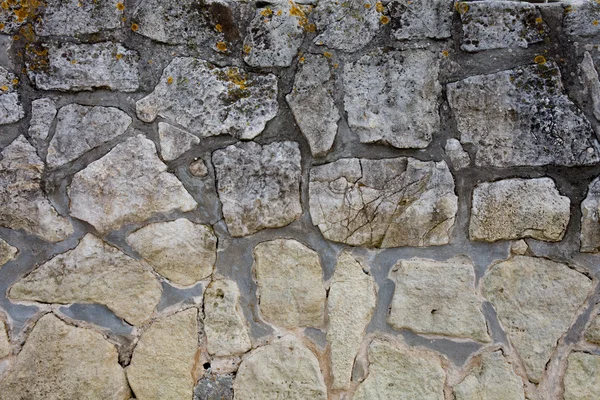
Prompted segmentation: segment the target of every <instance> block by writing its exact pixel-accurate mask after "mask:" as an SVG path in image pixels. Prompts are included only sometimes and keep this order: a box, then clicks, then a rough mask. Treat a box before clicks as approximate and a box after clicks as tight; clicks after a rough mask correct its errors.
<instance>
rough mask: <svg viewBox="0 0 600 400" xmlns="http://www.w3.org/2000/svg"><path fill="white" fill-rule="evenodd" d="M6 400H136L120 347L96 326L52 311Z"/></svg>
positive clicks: (27, 348)
mask: <svg viewBox="0 0 600 400" xmlns="http://www.w3.org/2000/svg"><path fill="white" fill-rule="evenodd" d="M0 393H2V399H3V400H23V399H28V400H64V399H107V400H108V399H110V400H127V399H129V398H130V391H129V386H128V385H127V379H126V378H125V373H124V372H123V368H121V366H120V365H119V363H118V354H117V349H116V348H115V346H114V345H112V344H110V343H108V342H107V341H106V340H104V337H103V336H102V335H101V334H99V333H97V332H94V331H93V330H91V329H83V328H75V327H73V326H69V325H67V324H65V323H64V322H62V321H61V320H59V319H58V318H56V317H55V316H54V315H52V314H46V315H44V316H43V317H42V318H40V319H39V320H38V321H37V323H36V324H35V327H34V328H33V330H32V331H31V333H30V334H29V337H28V338H27V341H26V342H25V345H24V346H23V349H22V350H21V352H20V353H19V355H18V356H17V360H16V362H15V364H14V366H13V367H12V369H11V370H10V371H9V373H8V375H7V376H6V377H5V378H4V379H3V380H1V381H0Z"/></svg>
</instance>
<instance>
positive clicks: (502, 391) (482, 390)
mask: <svg viewBox="0 0 600 400" xmlns="http://www.w3.org/2000/svg"><path fill="white" fill-rule="evenodd" d="M454 396H455V398H456V400H483V399H485V400H525V393H524V391H523V381H522V380H521V378H519V376H517V374H515V372H514V371H513V369H512V367H511V365H510V364H509V363H508V362H506V360H505V359H504V357H503V356H502V352H501V351H494V352H492V353H483V354H482V355H481V356H480V357H478V359H477V361H476V363H475V365H474V366H473V368H472V370H471V372H470V373H469V375H467V376H466V377H465V379H464V380H463V381H462V382H461V383H459V384H458V385H456V387H455V388H454Z"/></svg>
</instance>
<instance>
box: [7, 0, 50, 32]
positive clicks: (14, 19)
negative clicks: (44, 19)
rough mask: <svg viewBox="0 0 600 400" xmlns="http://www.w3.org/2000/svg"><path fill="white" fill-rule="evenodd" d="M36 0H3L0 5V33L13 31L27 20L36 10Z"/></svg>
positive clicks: (37, 2)
mask: <svg viewBox="0 0 600 400" xmlns="http://www.w3.org/2000/svg"><path fill="white" fill-rule="evenodd" d="M38 6H40V2H39V1H37V0H33V1H32V0H25V1H10V2H9V1H3V2H2V7H0V33H6V34H11V33H14V32H15V31H16V30H17V29H16V28H18V27H20V26H22V25H23V24H25V22H27V17H28V16H29V15H31V14H34V13H35V12H36V11H37V7H38Z"/></svg>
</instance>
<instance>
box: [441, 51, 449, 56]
mask: <svg viewBox="0 0 600 400" xmlns="http://www.w3.org/2000/svg"><path fill="white" fill-rule="evenodd" d="M442 55H443V56H444V57H448V56H449V55H450V53H448V50H444V51H442Z"/></svg>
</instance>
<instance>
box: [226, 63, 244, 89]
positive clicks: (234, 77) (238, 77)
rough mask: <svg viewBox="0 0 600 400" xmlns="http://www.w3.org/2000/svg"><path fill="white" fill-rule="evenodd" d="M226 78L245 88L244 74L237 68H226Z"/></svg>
mask: <svg viewBox="0 0 600 400" xmlns="http://www.w3.org/2000/svg"><path fill="white" fill-rule="evenodd" d="M227 80H228V81H229V82H231V83H233V84H234V85H236V86H237V87H239V88H240V89H242V90H246V89H247V81H246V75H245V74H241V73H240V70H239V69H237V68H229V69H227Z"/></svg>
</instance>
